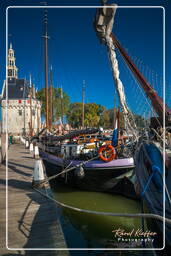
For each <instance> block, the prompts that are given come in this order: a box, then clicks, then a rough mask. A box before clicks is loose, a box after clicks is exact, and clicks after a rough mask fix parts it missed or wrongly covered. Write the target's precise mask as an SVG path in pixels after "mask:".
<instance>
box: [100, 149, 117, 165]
mask: <svg viewBox="0 0 171 256" xmlns="http://www.w3.org/2000/svg"><path fill="white" fill-rule="evenodd" d="M98 154H99V157H100V159H101V160H103V161H105V162H110V161H112V160H113V159H116V151H115V149H114V147H113V146H112V145H104V146H102V147H100V148H99V150H98Z"/></svg>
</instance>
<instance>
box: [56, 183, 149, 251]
mask: <svg viewBox="0 0 171 256" xmlns="http://www.w3.org/2000/svg"><path fill="white" fill-rule="evenodd" d="M54 197H55V199H56V200H58V201H60V202H62V203H65V204H67V205H70V206H74V207H77V208H80V209H87V210H94V211H99V212H113V213H114V212H115V213H140V211H141V206H140V202H139V201H135V200H132V199H128V198H125V197H122V196H118V195H112V194H107V193H99V192H88V191H81V190H78V189H74V188H71V187H67V186H64V185H61V184H58V186H57V187H56V188H55V191H54ZM62 218H63V223H64V233H65V234H66V237H68V239H69V247H70V248H78V247H79V248H122V247H131V244H132V246H133V247H134V246H135V247H137V248H138V247H142V242H140V241H139V242H138V243H137V242H128V243H125V242H122V241H119V242H118V239H116V238H114V234H115V233H114V232H112V231H113V230H116V229H118V228H120V229H124V230H125V231H126V232H129V231H132V230H133V229H134V230H137V229H142V220H141V219H140V218H125V217H111V216H102V215H93V214H87V213H82V212H77V211H74V210H70V209H67V208H63V209H62ZM145 229H146V225H145ZM74 232H75V233H74ZM74 236H75V238H74ZM78 241H79V242H78ZM72 242H73V243H72ZM77 242H78V243H77ZM78 244H79V246H78ZM115 255H116V254H115ZM131 255H134V253H132V254H131Z"/></svg>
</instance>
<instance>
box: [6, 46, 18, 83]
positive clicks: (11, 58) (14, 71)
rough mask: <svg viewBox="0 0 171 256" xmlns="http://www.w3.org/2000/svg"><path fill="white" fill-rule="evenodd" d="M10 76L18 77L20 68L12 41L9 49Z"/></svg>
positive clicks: (8, 67)
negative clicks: (17, 65) (17, 64)
mask: <svg viewBox="0 0 171 256" xmlns="http://www.w3.org/2000/svg"><path fill="white" fill-rule="evenodd" d="M7 69H8V72H7V74H8V77H9V78H18V68H17V67H16V65H15V56H14V50H13V49H12V43H10V48H9V49H8V66H7Z"/></svg>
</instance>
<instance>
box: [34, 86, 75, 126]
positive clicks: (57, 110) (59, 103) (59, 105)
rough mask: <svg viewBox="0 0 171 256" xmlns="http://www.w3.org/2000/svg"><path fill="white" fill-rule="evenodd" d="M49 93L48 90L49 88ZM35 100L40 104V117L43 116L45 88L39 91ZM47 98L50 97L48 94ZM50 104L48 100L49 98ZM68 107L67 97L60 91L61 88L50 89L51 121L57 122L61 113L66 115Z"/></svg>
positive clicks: (68, 100)
mask: <svg viewBox="0 0 171 256" xmlns="http://www.w3.org/2000/svg"><path fill="white" fill-rule="evenodd" d="M49 92H50V88H49ZM36 97H37V99H39V100H40V101H41V102H42V115H44V116H45V105H46V99H45V88H43V89H41V90H39V91H38V92H37V94H36ZM48 97H50V93H48ZM49 102H50V98H49ZM69 105H70V99H69V96H68V95H67V94H66V93H65V92H64V91H62V90H61V88H54V87H52V106H53V121H56V120H58V119H59V118H60V117H61V116H62V113H63V115H66V113H67V111H68V109H69Z"/></svg>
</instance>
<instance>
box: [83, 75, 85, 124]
mask: <svg viewBox="0 0 171 256" xmlns="http://www.w3.org/2000/svg"><path fill="white" fill-rule="evenodd" d="M84 99H85V80H83V86H82V129H84V114H85V103H84Z"/></svg>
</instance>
